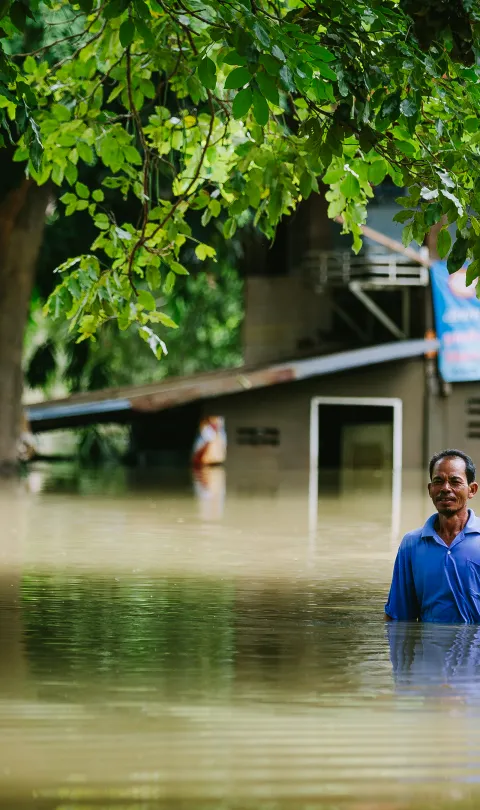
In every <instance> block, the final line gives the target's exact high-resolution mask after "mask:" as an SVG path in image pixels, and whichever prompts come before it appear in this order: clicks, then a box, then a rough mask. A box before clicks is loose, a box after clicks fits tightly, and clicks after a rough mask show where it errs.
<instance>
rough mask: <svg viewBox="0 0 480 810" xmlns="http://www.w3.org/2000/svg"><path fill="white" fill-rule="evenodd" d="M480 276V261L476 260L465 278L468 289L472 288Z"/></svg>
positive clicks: (469, 266)
mask: <svg viewBox="0 0 480 810" xmlns="http://www.w3.org/2000/svg"><path fill="white" fill-rule="evenodd" d="M479 275H480V259H475V260H474V261H473V262H470V264H469V265H468V267H467V273H466V278H465V284H466V286H467V287H470V284H472V283H473V282H474V281H475V279H476V278H478V277H479Z"/></svg>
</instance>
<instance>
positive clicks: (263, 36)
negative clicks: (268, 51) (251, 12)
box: [253, 22, 270, 48]
mask: <svg viewBox="0 0 480 810" xmlns="http://www.w3.org/2000/svg"><path fill="white" fill-rule="evenodd" d="M253 33H254V34H255V36H256V38H257V39H258V41H259V43H260V45H263V47H264V48H268V47H269V46H270V37H269V36H268V34H267V32H266V31H265V28H264V27H263V25H260V23H258V22H256V23H255V24H254V26H253Z"/></svg>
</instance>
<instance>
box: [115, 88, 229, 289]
mask: <svg viewBox="0 0 480 810" xmlns="http://www.w3.org/2000/svg"><path fill="white" fill-rule="evenodd" d="M207 93H208V102H209V106H210V113H211V117H210V125H209V128H208V132H207V137H206V139H205V144H204V146H203V149H202V153H201V155H200V160H199V162H198V166H197V169H196V171H195V174H194V175H193V177H192V180H191V181H190V183H189V184H188V186H187V188H186V189H185V191H184V192H183V194H181V195H180V197H179V198H178V199H177V200H176V201H175V202H174V204H173V205H172V207H171V208H170V210H169V211H168V213H167V214H166V215H165V216H164V218H163V219H162V221H161V222H159V224H158V225H157V227H156V228H155V230H154V231H153V233H151V234H150V236H148V237H147V236H146V235H145V230H146V226H147V224H148V223H147V222H144V227H143V229H142V234H141V235H140V237H139V238H138V239H137V241H136V243H135V245H134V246H133V248H132V251H131V253H130V258H129V261H128V267H127V274H128V277H129V279H130V278H131V275H132V269H133V261H134V258H135V254H136V253H137V251H138V250H139V249H140V248H141V247H143V246H144V245H145V246H146V247H147V249H149V250H150V248H149V247H148V246H147V245H146V243H147V242H148V241H150V240H151V239H153V238H154V237H155V236H156V235H157V233H158V232H159V231H161V230H162V228H164V227H165V225H166V224H167V222H168V221H169V219H171V218H172V217H173V215H174V213H175V211H176V210H177V208H178V207H179V205H181V203H182V202H184V201H185V200H186V199H187V198H188V196H189V195H190V192H191V190H192V188H193V186H194V185H195V183H196V182H197V180H198V178H199V177H200V172H201V170H202V167H203V163H204V160H205V155H206V154H207V149H208V147H209V146H210V141H211V138H212V133H213V127H214V123H215V110H214V108H213V101H212V94H211V92H210V90H207Z"/></svg>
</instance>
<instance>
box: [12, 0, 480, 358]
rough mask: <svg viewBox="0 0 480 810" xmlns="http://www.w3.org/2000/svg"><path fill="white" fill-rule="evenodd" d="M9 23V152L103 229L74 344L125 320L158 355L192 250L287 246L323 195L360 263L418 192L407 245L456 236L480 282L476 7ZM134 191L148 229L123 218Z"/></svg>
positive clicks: (214, 5)
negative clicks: (195, 222)
mask: <svg viewBox="0 0 480 810" xmlns="http://www.w3.org/2000/svg"><path fill="white" fill-rule="evenodd" d="M39 15H42V19H43V25H44V26H45V29H46V32H47V34H46V39H45V41H44V44H42V45H41V46H40V47H39V48H36V47H35V46H34V47H32V48H30V47H29V42H28V40H29V37H27V36H25V31H26V30H27V29H28V27H29V25H30V26H31V25H32V23H33V24H34V23H35V20H36V18H37V17H38V16H39ZM0 16H1V17H2V19H1V20H0V24H1V26H2V31H1V34H2V35H3V39H2V40H1V44H2V47H3V51H2V53H0V60H1V64H0V108H1V110H0V112H1V123H2V132H3V141H4V145H5V146H6V148H12V145H13V147H14V150H15V151H14V160H15V161H20V162H22V161H23V162H24V163H25V168H26V171H27V173H28V175H29V176H30V177H31V178H32V180H33V181H35V182H36V183H37V184H45V183H52V184H53V185H54V186H55V185H56V186H58V187H60V186H61V185H62V184H63V183H64V182H67V183H68V184H69V186H70V187H71V188H70V190H69V191H67V193H64V194H63V195H62V196H61V204H62V206H64V214H65V216H69V215H73V214H75V212H78V211H86V212H88V214H89V215H90V216H91V218H92V220H93V223H94V226H95V228H96V231H97V235H96V237H95V239H94V241H93V243H92V245H91V248H90V250H89V252H88V253H85V254H84V255H82V256H75V257H74V256H72V257H71V258H70V259H69V261H67V262H65V263H64V264H62V265H61V266H60V267H59V268H58V272H59V283H58V285H57V287H56V289H55V291H54V292H53V294H52V295H51V297H50V299H49V302H48V304H47V309H48V312H49V314H50V315H51V316H59V315H64V314H66V315H67V317H68V318H69V319H70V321H71V327H72V329H73V330H74V331H76V332H77V333H78V337H79V339H84V338H88V337H92V336H94V335H95V333H96V331H97V330H98V328H99V327H100V326H101V325H102V324H104V323H105V322H106V321H111V320H116V321H117V323H118V326H119V327H120V329H127V328H128V327H129V326H131V325H135V326H136V328H138V330H139V333H140V335H141V337H142V338H143V339H144V340H145V341H146V342H147V343H148V344H149V345H150V346H151V348H152V349H153V351H154V352H155V353H156V354H157V356H160V355H161V353H162V352H163V351H164V350H165V343H164V340H163V338H162V337H161V331H159V328H158V326H159V325H161V326H164V327H173V326H174V325H175V324H174V322H173V321H172V319H171V318H170V317H169V316H168V315H167V314H166V312H165V311H163V310H162V307H161V300H162V299H161V296H162V295H163V294H164V293H165V292H166V293H167V294H169V293H170V292H171V290H172V288H173V286H174V284H175V279H176V277H177V276H178V275H185V274H186V273H187V270H186V267H185V264H184V260H183V256H184V252H185V250H186V249H187V248H191V247H192V246H193V247H194V252H195V257H196V260H197V261H198V262H199V263H207V264H209V263H211V262H214V261H215V257H216V253H215V248H214V246H213V241H212V240H211V239H209V238H208V233H209V231H210V232H211V228H212V225H213V226H214V227H215V228H216V229H218V230H220V231H221V232H222V233H223V236H224V237H225V238H226V239H229V238H231V237H232V236H233V235H234V234H235V232H236V229H237V228H238V227H242V226H244V225H245V224H246V223H253V224H254V225H255V226H256V227H258V228H259V229H261V230H262V231H263V232H264V233H265V234H266V235H267V236H268V237H269V238H272V237H273V236H274V234H275V229H276V226H277V225H278V223H279V221H280V219H281V218H282V217H283V216H284V215H286V214H288V213H290V212H291V211H292V210H293V209H294V208H295V207H296V205H297V204H298V203H299V201H300V200H302V199H305V198H307V197H308V196H309V195H310V194H311V193H312V192H313V191H317V190H318V188H319V185H318V184H319V182H321V183H322V184H323V185H324V186H326V187H327V191H326V197H327V200H328V202H329V208H328V213H329V216H331V217H332V218H333V217H339V216H341V217H342V218H343V222H344V228H345V230H346V231H349V232H351V233H352V234H353V239H354V249H355V250H358V249H359V248H360V245H361V238H360V237H361V225H362V224H363V223H364V222H365V219H366V206H367V203H368V200H369V198H371V197H372V195H373V190H372V186H375V185H378V184H379V183H381V182H383V181H384V179H385V178H386V177H387V176H389V177H390V178H391V180H392V181H393V182H394V183H395V184H396V185H397V186H398V187H399V189H400V188H406V189H407V195H406V196H405V195H404V196H402V198H401V200H402V206H403V208H404V210H402V211H401V212H400V213H399V214H398V215H397V219H398V220H399V221H401V222H402V223H404V226H405V227H404V234H403V238H404V243H405V244H409V243H410V242H411V241H412V239H415V240H416V241H417V242H418V243H422V241H423V239H424V237H425V234H426V232H427V231H428V230H429V229H430V228H431V227H432V226H433V225H434V224H436V223H441V224H442V226H443V227H442V228H441V230H440V232H439V236H438V250H439V253H440V255H441V256H447V255H448V266H449V269H450V270H451V271H452V272H453V271H455V270H457V269H458V268H459V267H461V266H462V265H463V264H464V262H465V260H466V259H467V256H469V257H470V258H471V259H473V261H472V262H471V263H470V265H469V270H468V277H469V278H468V280H469V281H470V280H473V279H474V278H476V277H477V276H478V275H480V239H479V238H478V237H479V236H480V149H479V145H480V119H479V116H478V111H479V108H480V7H479V4H478V0H435V2H434V0H424V2H413V0H348V2H345V0H343V1H342V0H318V2H315V0H105V1H104V2H100V0H78V2H67V0H44V1H43V2H38V0H37V2H33V3H27V2H24V0H14V2H11V0H2V1H1V2H0ZM23 43H26V45H25V44H23ZM22 49H23V50H22ZM62 49H63V50H62ZM80 162H84V163H86V164H89V165H93V164H99V165H101V166H102V168H103V170H104V171H103V180H102V182H101V185H95V187H93V186H91V187H89V186H88V185H87V184H86V183H84V182H82V181H81V180H79V173H78V164H79V163H80ZM119 196H120V198H123V199H124V200H129V201H130V203H131V201H132V200H134V201H135V202H136V206H134V207H133V209H134V210H135V216H134V217H132V216H130V218H129V219H127V220H125V221H124V220H120V221H119V220H118V216H117V215H116V213H115V206H114V205H113V204H112V201H113V200H114V199H117V198H118V197H119ZM128 209H129V210H133V209H132V206H131V204H129V206H128ZM195 211H198V212H200V213H199V215H198V216H201V223H202V225H203V226H204V228H205V234H206V236H205V237H204V236H203V235H202V232H200V233H199V232H198V229H195V230H194V229H193V228H192V216H193V212H195ZM452 223H456V226H457V238H456V241H455V242H454V244H453V246H452V245H451V238H450V233H449V230H448V227H447V226H448V225H451V224H452ZM207 226H208V227H207Z"/></svg>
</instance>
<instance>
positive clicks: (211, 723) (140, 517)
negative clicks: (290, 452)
mask: <svg viewBox="0 0 480 810" xmlns="http://www.w3.org/2000/svg"><path fill="white" fill-rule="evenodd" d="M213 473H214V474H213V475H212V476H211V477H210V479H209V478H208V476H207V477H205V476H203V478H197V479H196V480H195V481H193V482H192V480H191V479H190V477H189V476H177V477H173V476H167V477H165V475H164V476H163V477H154V476H152V474H151V473H150V474H149V475H148V476H147V475H146V474H145V477H144V479H143V480H142V479H139V478H138V476H137V477H136V480H129V477H130V476H131V474H129V473H126V472H125V471H121V470H120V471H115V472H114V473H111V474H110V473H107V474H106V473H103V474H100V473H98V474H95V475H93V474H86V473H83V474H81V475H80V474H78V473H77V472H75V471H72V470H68V469H65V470H61V469H60V470H59V469H57V470H53V471H42V470H37V471H33V473H32V474H31V476H30V479H29V480H27V481H24V482H22V483H21V485H16V486H14V487H11V486H10V487H7V486H6V485H4V487H3V489H2V490H1V492H0V514H1V517H2V535H3V542H2V546H1V548H0V644H1V649H2V655H1V657H0V805H1V806H2V807H5V808H7V807H18V808H20V807H21V808H33V807H35V808H36V807H41V808H43V807H45V808H52V809H53V808H58V810H60V808H62V810H76V808H82V809H83V810H85V808H87V807H102V808H111V810H113V808H120V807H122V808H129V810H147V808H148V810H150V809H151V808H154V807H168V808H182V810H183V808H185V810H186V809H187V808H188V810H193V808H195V810H197V808H200V809H201V808H205V810H206V809H207V808H208V810H210V808H214V807H215V808H216V807H221V808H232V810H233V809H234V808H239V809H240V808H252V810H253V808H255V809H256V810H267V808H268V810H276V808H277V807H278V808H283V807H285V808H292V810H293V808H295V809H296V810H297V808H305V810H306V808H307V807H308V808H312V807H317V806H321V807H322V808H331V810H333V808H349V810H351V809H352V808H357V810H367V808H368V809H369V810H370V808H372V809H374V810H375V808H376V809H377V810H380V808H382V810H387V808H388V810H394V809H396V808H399V810H400V808H417V807H418V808H430V807H431V808H432V810H433V808H434V807H435V808H442V807H450V806H452V804H455V806H456V807H461V808H467V807H469V808H470V807H472V808H473V807H478V799H479V798H480V791H479V790H478V788H477V785H478V782H479V780H480V760H479V754H480V722H479V720H480V710H479V709H480V702H479V700H478V699H477V694H478V693H479V683H480V680H479V674H480V673H479V667H480V652H479V650H480V636H479V631H478V628H472V627H468V628H465V627H460V628H458V627H448V628H442V627H432V626H430V627H427V626H425V627H423V626H409V625H400V624H399V625H395V626H394V625H388V626H387V627H386V626H385V625H384V622H383V603H384V601H385V595H386V591H387V589H388V585H389V578H390V574H391V566H392V560H393V556H394V553H395V548H396V544H397V542H398V539H399V538H398V537H395V538H394V539H393V540H392V490H391V486H388V485H386V484H385V482H383V481H382V482H380V483H379V482H378V481H375V480H374V479H370V480H369V479H368V478H365V477H363V478H362V480H361V481H360V482H359V481H358V479H357V480H356V481H353V482H352V481H349V480H348V479H346V480H345V481H344V482H343V484H341V483H340V484H339V482H338V481H336V482H335V481H334V480H333V479H331V478H330V479H328V477H327V478H326V479H325V480H320V482H319V503H318V525H317V529H316V531H315V532H314V533H312V532H311V531H310V530H309V515H310V510H309V502H308V494H309V487H308V483H309V482H308V477H306V476H304V475H300V474H299V475H290V476H288V477H286V476H282V475H280V474H279V473H277V472H275V473H272V475H271V476H270V477H268V478H267V477H265V474H263V476H262V478H260V477H259V480H258V481H255V471H247V472H245V473H243V474H238V475H237V476H236V477H229V478H228V480H227V481H226V482H225V479H224V476H223V473H222V471H221V470H216V471H213ZM421 480H422V477H421V475H420V474H408V475H405V476H404V481H403V493H402V511H401V516H400V517H401V520H400V523H401V525H400V530H401V531H402V532H403V531H406V530H407V529H409V528H412V527H414V526H416V525H419V524H420V523H422V522H423V521H424V519H425V517H426V516H427V515H428V514H429V511H430V510H429V505H428V500H427V498H426V497H425V496H424V494H423V490H422V488H421Z"/></svg>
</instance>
